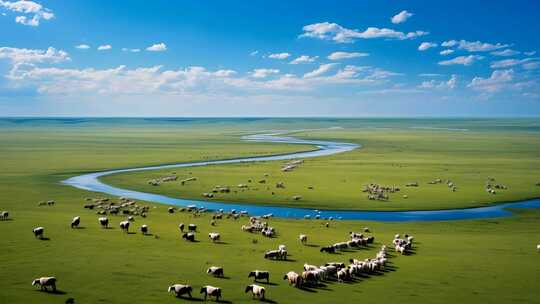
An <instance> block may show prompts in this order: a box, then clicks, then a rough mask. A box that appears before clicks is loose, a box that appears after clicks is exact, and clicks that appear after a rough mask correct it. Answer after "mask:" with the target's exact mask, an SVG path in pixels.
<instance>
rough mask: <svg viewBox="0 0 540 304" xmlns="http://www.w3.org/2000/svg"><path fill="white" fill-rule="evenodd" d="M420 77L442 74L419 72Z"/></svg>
mask: <svg viewBox="0 0 540 304" xmlns="http://www.w3.org/2000/svg"><path fill="white" fill-rule="evenodd" d="M418 76H420V77H439V76H442V74H436V73H422V74H419V75H418Z"/></svg>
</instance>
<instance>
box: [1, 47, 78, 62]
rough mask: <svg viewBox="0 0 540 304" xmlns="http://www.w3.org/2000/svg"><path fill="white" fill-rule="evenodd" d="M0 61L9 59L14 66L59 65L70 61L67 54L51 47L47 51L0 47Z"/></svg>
mask: <svg viewBox="0 0 540 304" xmlns="http://www.w3.org/2000/svg"><path fill="white" fill-rule="evenodd" d="M0 59H9V60H10V61H11V62H12V63H13V64H14V65H18V64H34V63H59V62H63V61H69V60H71V58H69V55H68V53H66V52H65V51H62V50H57V49H55V48H53V47H49V48H48V49H47V50H39V49H19V48H12V47H0Z"/></svg>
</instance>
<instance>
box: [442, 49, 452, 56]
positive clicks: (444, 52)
mask: <svg viewBox="0 0 540 304" xmlns="http://www.w3.org/2000/svg"><path fill="white" fill-rule="evenodd" d="M453 52H454V50H451V49H446V50H442V51H440V52H439V54H441V55H443V56H446V55H450V54H452V53H453Z"/></svg>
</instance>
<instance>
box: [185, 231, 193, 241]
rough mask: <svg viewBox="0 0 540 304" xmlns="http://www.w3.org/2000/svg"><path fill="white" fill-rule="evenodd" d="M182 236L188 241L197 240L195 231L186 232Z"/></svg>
mask: <svg viewBox="0 0 540 304" xmlns="http://www.w3.org/2000/svg"><path fill="white" fill-rule="evenodd" d="M182 238H183V239H184V240H186V241H190V242H195V233H193V232H186V233H184V234H183V235H182Z"/></svg>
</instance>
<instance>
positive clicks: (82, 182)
mask: <svg viewBox="0 0 540 304" xmlns="http://www.w3.org/2000/svg"><path fill="white" fill-rule="evenodd" d="M284 134H285V132H273V133H268V134H258V135H249V136H244V137H242V139H243V140H245V141H255V142H279V143H289V144H304V145H305V144H309V145H314V146H316V147H317V149H316V150H313V151H308V152H299V153H289V154H281V155H274V156H262V157H247V158H237V159H227V160H215V161H204V162H193V163H179V164H172V165H161V166H150V167H141V168H130V169H118V170H110V171H102V172H95V173H89V174H83V175H79V176H74V177H71V178H69V179H67V180H65V181H63V182H62V183H63V184H66V185H70V186H73V187H76V188H79V189H84V190H88V191H94V192H100V193H106V194H110V195H115V196H123V197H128V198H131V199H138V200H145V201H151V202H157V203H162V204H167V205H177V206H188V205H196V206H197V207H200V208H207V209H211V210H218V209H224V210H226V211H230V210H233V209H234V210H237V211H247V212H249V214H250V215H265V214H272V215H273V216H275V217H281V218H303V217H305V216H306V215H309V216H311V218H314V217H315V216H316V215H320V217H321V218H330V217H332V218H334V219H344V220H369V221H393V222H404V221H445V220H464V219H480V218H494V217H505V216H510V215H512V213H511V212H510V211H509V210H507V208H510V207H511V208H540V199H531V200H525V201H520V202H514V203H506V204H499V205H494V206H489V207H479V208H468V209H450V210H433V211H343V210H313V209H306V208H293V207H278V206H257V205H249V204H231V203H224V202H218V201H202V200H188V199H181V198H172V197H168V196H164V195H159V194H152V193H145V192H139V191H133V190H129V189H122V188H117V187H114V186H110V185H107V184H104V183H102V182H101V181H100V180H99V178H100V177H102V176H106V175H111V174H117V173H126V172H136V171H148V170H158V169H168V168H187V167H197V166H207V165H217V164H233V163H242V162H257V161H275V160H290V159H298V158H311V157H319V156H326V155H333V154H337V153H343V152H347V151H351V150H354V149H357V148H360V146H359V145H356V144H351V143H341V142H331V141H317V140H303V139H297V138H294V137H288V136H284Z"/></svg>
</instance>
